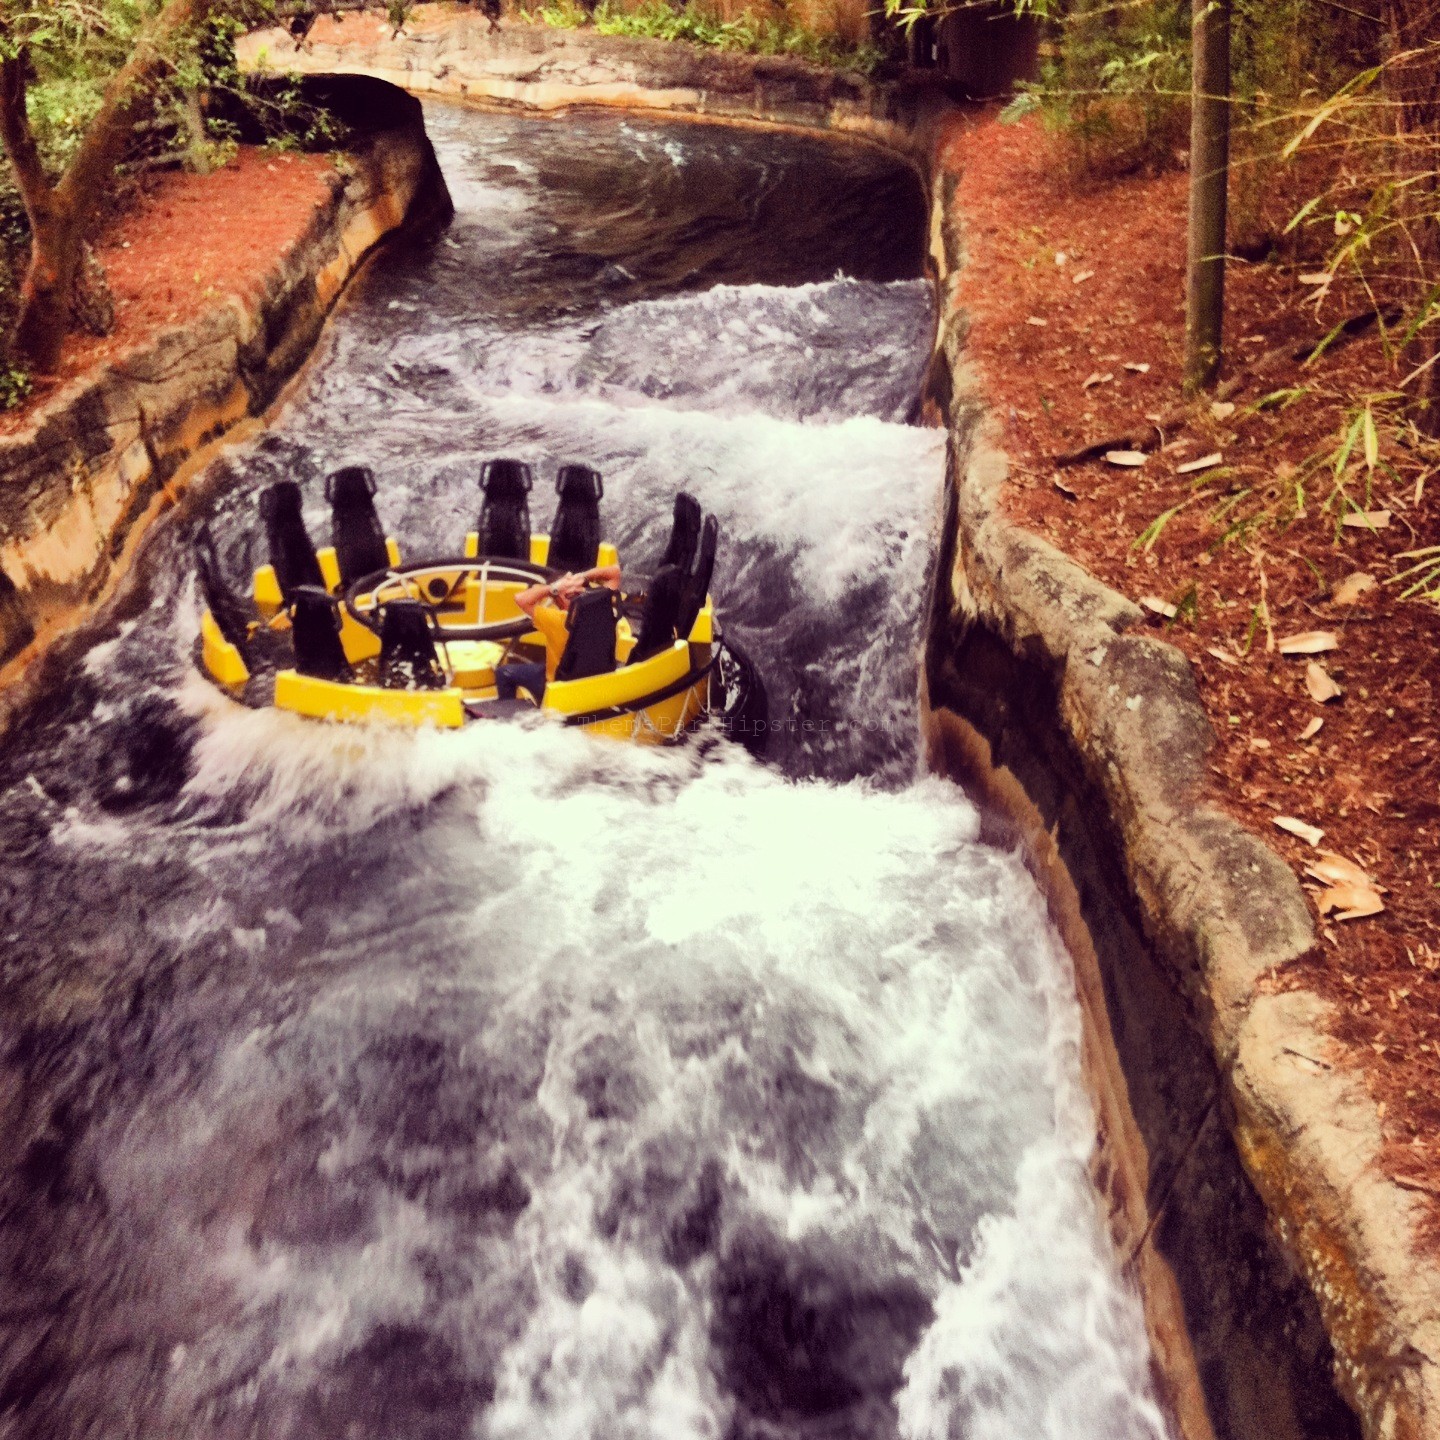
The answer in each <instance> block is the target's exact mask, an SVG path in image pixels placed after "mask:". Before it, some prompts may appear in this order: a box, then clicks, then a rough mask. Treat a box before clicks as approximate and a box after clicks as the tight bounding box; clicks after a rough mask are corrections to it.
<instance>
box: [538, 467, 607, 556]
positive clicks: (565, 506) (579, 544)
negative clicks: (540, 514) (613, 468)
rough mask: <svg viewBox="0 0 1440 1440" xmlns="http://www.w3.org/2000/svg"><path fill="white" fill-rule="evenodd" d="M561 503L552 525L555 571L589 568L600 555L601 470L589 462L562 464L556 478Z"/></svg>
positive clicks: (551, 545)
mask: <svg viewBox="0 0 1440 1440" xmlns="http://www.w3.org/2000/svg"><path fill="white" fill-rule="evenodd" d="M555 490H556V492H557V493H558V494H559V496H560V504H559V505H558V506H557V507H556V510H555V523H554V524H553V525H552V526H551V527H550V557H549V559H548V560H547V561H546V564H548V565H549V567H550V568H551V569H552V570H589V569H590V568H591V567H592V566H594V565H595V564H596V563H597V561H598V560H599V557H600V497H601V496H602V495H604V493H605V485H604V482H603V481H602V480H601V479H600V472H599V471H598V470H592V469H590V467H589V466H588V465H562V466H561V467H560V475H559V477H558V478H557V479H556V481H555Z"/></svg>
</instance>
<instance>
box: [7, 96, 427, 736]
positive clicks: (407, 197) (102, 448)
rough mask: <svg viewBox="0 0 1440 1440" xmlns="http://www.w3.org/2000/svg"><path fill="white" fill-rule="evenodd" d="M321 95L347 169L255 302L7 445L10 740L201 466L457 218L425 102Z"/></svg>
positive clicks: (61, 404) (233, 304) (197, 327)
mask: <svg viewBox="0 0 1440 1440" xmlns="http://www.w3.org/2000/svg"><path fill="white" fill-rule="evenodd" d="M323 83H324V87H325V94H324V96H323V97H319V98H323V99H324V100H325V102H326V103H327V104H330V105H331V106H332V108H333V109H335V110H336V111H337V112H339V113H340V114H341V116H342V118H345V119H346V120H347V121H349V122H350V123H351V139H350V141H349V142H348V146H347V152H346V160H347V163H345V164H344V165H342V166H341V167H339V168H337V170H336V172H335V174H334V175H333V177H331V189H330V196H329V199H328V200H327V201H326V202H325V203H324V204H322V205H321V206H320V207H319V208H318V209H317V210H316V212H315V214H314V217H313V219H312V221H311V223H310V225H309V227H308V229H307V231H306V233H305V234H304V235H303V236H302V237H301V238H300V239H299V240H298V241H297V242H296V243H295V244H294V245H293V246H292V247H291V248H290V250H289V251H288V252H287V253H285V254H283V255H279V256H277V257H276V260H275V264H274V266H273V267H272V268H271V270H270V271H269V273H268V275H267V278H266V280H265V282H264V284H263V285H262V286H261V287H260V288H259V290H258V292H256V293H252V294H250V295H247V296H245V297H243V298H242V297H239V296H230V297H227V298H224V299H222V300H219V301H217V302H216V303H215V304H214V305H213V306H212V307H211V308H210V309H208V310H206V311H204V312H202V313H201V314H200V315H198V316H196V317H194V318H193V319H191V320H188V321H185V322H183V323H180V324H177V325H174V326H172V327H169V328H167V329H164V330H161V331H159V332H158V333H156V334H154V335H153V336H152V337H151V338H149V339H148V340H147V341H145V342H143V343H142V344H141V345H139V346H138V347H136V348H135V349H133V350H130V351H128V352H126V353H124V354H123V355H121V356H119V357H117V358H116V359H114V360H112V361H110V362H108V363H106V364H104V365H102V366H100V367H98V368H97V369H94V370H92V371H90V372H88V373H86V374H84V375H82V376H80V377H78V378H77V379H76V380H74V381H73V382H71V383H70V384H69V385H67V386H65V387H64V388H63V389H61V390H60V391H59V392H57V393H56V394H55V395H54V396H53V397H51V398H50V399H49V400H47V401H46V402H45V403H44V404H42V405H40V406H39V407H37V409H36V410H35V412H34V414H33V415H32V416H31V417H30V418H29V419H28V421H27V422H26V423H25V424H24V425H23V427H21V428H20V429H18V430H16V431H14V432H12V433H9V434H6V435H3V436H0V686H3V701H0V733H3V731H4V729H5V728H6V725H7V724H8V718H9V716H10V715H11V714H14V713H16V712H17V710H18V709H19V708H20V707H21V706H22V705H23V703H24V692H25V691H26V690H28V689H29V688H30V686H29V685H28V684H19V683H16V682H18V681H19V680H20V679H21V678H22V676H24V677H30V676H32V675H33V673H34V672H35V671H36V670H38V668H39V667H37V666H36V665H35V664H34V662H35V661H36V660H37V659H39V658H40V656H41V655H42V654H44V653H45V652H46V651H47V650H48V649H49V647H50V645H51V643H52V642H53V641H54V640H55V639H56V638H57V637H58V636H59V635H60V634H61V633H62V632H63V631H64V630H66V629H67V628H68V627H70V626H71V625H73V623H74V622H75V621H76V620H77V619H79V618H80V617H81V616H82V615H83V614H85V613H88V611H89V610H90V609H91V607H92V606H93V605H94V604H95V603H96V601H97V600H98V599H99V598H100V597H101V596H102V595H103V594H104V592H105V591H106V589H107V586H108V585H109V584H110V582H111V581H112V580H113V579H114V578H115V576H116V574H117V573H118V571H119V569H120V568H121V564H120V562H121V561H122V559H123V557H124V556H125V554H126V553H127V550H128V547H129V546H130V545H131V544H132V543H133V541H134V540H135V539H136V538H138V535H139V533H140V531H141V530H142V529H143V528H144V521H145V520H146V519H147V518H148V517H149V516H150V515H152V514H153V513H155V512H156V510H157V509H158V508H159V503H163V502H165V501H166V500H173V499H174V498H176V495H177V493H178V491H179V490H180V489H182V488H183V486H184V484H185V482H186V480H187V479H188V476H189V474H190V473H191V472H192V471H194V470H195V469H196V468H197V465H196V463H195V461H196V458H197V456H199V455H200V454H201V453H202V452H203V451H204V450H205V449H206V447H207V446H208V445H210V443H211V442H213V441H215V440H216V439H218V438H219V437H220V436H222V435H224V434H225V433H226V432H227V431H230V430H232V429H233V427H235V426H236V425H237V424H239V423H240V422H242V421H244V420H245V419H246V418H247V417H250V416H258V415H260V414H261V413H262V412H263V411H264V410H265V409H266V408H267V407H268V406H269V405H270V404H271V403H272V402H273V401H274V400H275V398H276V397H277V395H278V394H279V393H280V390H281V388H282V387H283V386H284V384H285V382H286V381H287V380H288V379H289V378H290V377H291V376H292V375H293V374H294V373H295V372H296V371H297V370H298V369H299V368H300V366H301V365H302V364H303V363H304V361H305V360H306V358H307V357H308V356H309V354H310V353H311V350H312V349H313V347H314V344H315V341H316V339H317V338H318V336H319V334H320V330H321V327H322V326H323V324H324V322H325V317H326V315H327V314H328V313H329V311H330V309H331V308H332V306H333V305H334V304H335V302H336V300H337V299H338V297H339V296H340V293H341V291H342V290H344V288H345V286H346V284H347V283H348V281H349V280H350V278H351V277H352V276H353V275H354V274H355V272H356V270H357V269H358V268H359V266H360V264H361V262H362V261H363V260H364V258H365V256H366V255H367V254H369V252H370V251H371V250H373V249H374V247H375V246H376V245H377V244H379V243H380V242H381V241H382V240H383V239H384V238H385V237H386V236H387V235H389V234H391V233H392V232H394V231H396V230H398V229H400V228H401V227H403V226H407V225H418V224H425V223H433V222H435V221H438V220H440V219H442V218H443V217H444V216H446V215H448V214H449V211H450V197H449V193H448V191H447V190H446V188H445V181H444V179H443V178H442V176H441V174H440V169H439V165H438V164H437V162H436V159H435V154H434V151H433V150H432V148H431V146H430V141H429V140H428V138H427V137H426V135H425V128H424V121H423V118H422V115H421V110H420V104H419V102H418V101H416V100H415V99H414V98H412V97H411V96H409V95H406V94H405V93H404V92H403V91H400V90H397V89H396V88H395V87H393V86H391V85H388V84H385V83H384V82H383V81H380V80H374V79H366V78H362V77H342V78H336V79H333V80H328V81H325V82H323ZM342 170H343V171H345V172H347V173H345V174H342V173H341V171H342Z"/></svg>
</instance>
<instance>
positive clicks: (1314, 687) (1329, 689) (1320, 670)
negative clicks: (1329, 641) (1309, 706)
mask: <svg viewBox="0 0 1440 1440" xmlns="http://www.w3.org/2000/svg"><path fill="white" fill-rule="evenodd" d="M1305 688H1306V689H1307V690H1308V691H1309V692H1310V698H1311V699H1312V700H1313V701H1314V702H1315V703H1316V704H1317V705H1323V704H1325V702H1326V701H1327V700H1338V699H1339V698H1340V697H1341V695H1343V694H1344V693H1345V692H1344V691H1343V690H1341V688H1340V687H1339V686H1338V685H1337V684H1336V683H1335V682H1334V681H1333V680H1332V679H1331V678H1330V673H1329V671H1327V670H1326V669H1325V667H1324V666H1323V665H1321V664H1319V663H1318V662H1317V661H1314V660H1312V661H1311V662H1310V663H1309V664H1308V665H1307V666H1306V667H1305Z"/></svg>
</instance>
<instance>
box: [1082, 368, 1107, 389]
mask: <svg viewBox="0 0 1440 1440" xmlns="http://www.w3.org/2000/svg"><path fill="white" fill-rule="evenodd" d="M1114 378H1115V374H1114V372H1113V371H1109V370H1107V371H1106V372H1105V374H1103V375H1102V374H1101V373H1100V372H1099V371H1098V370H1096V371H1094V372H1093V373H1092V374H1091V375H1090V376H1089V377H1088V378H1087V379H1086V381H1085V383H1084V384H1083V385H1082V386H1081V387H1080V388H1081V389H1082V390H1089V389H1091V388H1092V387H1094V386H1096V385H1106V384H1108V383H1109V382H1110V381H1111V380H1113V379H1114Z"/></svg>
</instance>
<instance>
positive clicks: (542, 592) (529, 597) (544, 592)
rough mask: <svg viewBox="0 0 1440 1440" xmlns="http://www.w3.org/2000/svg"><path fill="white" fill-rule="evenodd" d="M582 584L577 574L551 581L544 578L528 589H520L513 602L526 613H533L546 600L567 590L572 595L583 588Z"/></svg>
mask: <svg viewBox="0 0 1440 1440" xmlns="http://www.w3.org/2000/svg"><path fill="white" fill-rule="evenodd" d="M584 584H585V582H584V581H583V580H581V579H580V577H579V576H578V575H568V574H567V575H562V576H561V577H560V578H559V579H558V580H556V581H554V582H553V583H552V582H551V581H549V580H544V581H541V583H540V584H539V585H532V586H531V587H530V588H529V589H528V590H522V591H520V593H519V594H518V595H516V597H515V603H516V604H517V605H518V606H519V607H520V609H521V610H522V611H524V613H525V614H526V615H534V613H535V611H536V609H537V608H538V607H539V606H540V605H542V604H544V602H545V601H546V600H553V599H554V598H555V597H556V596H557V595H559V594H562V593H563V592H565V591H567V590H568V591H569V592H570V593H571V594H572V595H573V594H574V593H575V592H576V591H577V590H581V589H583V588H584Z"/></svg>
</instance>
